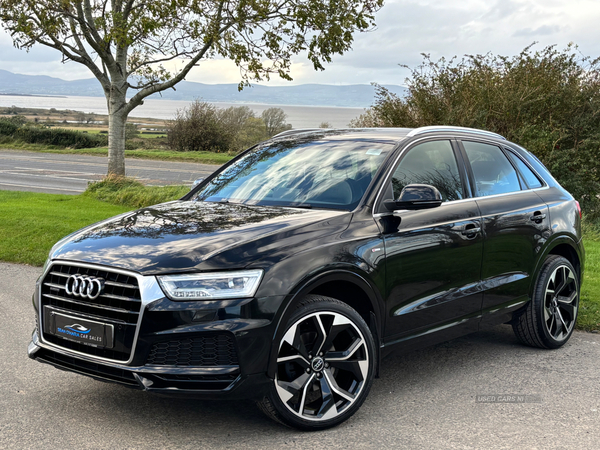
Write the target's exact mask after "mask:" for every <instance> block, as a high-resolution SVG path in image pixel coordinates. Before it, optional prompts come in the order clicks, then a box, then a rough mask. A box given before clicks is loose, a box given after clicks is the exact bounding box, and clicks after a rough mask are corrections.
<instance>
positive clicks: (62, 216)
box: [0, 191, 131, 266]
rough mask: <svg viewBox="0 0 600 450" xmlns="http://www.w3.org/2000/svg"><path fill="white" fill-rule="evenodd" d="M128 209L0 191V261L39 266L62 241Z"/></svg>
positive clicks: (69, 197)
mask: <svg viewBox="0 0 600 450" xmlns="http://www.w3.org/2000/svg"><path fill="white" fill-rule="evenodd" d="M130 209H131V208H129V207H125V206H117V205H111V204H109V203H105V202H101V201H99V200H95V199H92V198H88V197H84V196H80V195H54V194H37V193H33V192H17V191H0V217H2V220H0V260H2V261H8V262H14V263H23V264H30V265H33V266H41V265H43V264H44V261H45V260H46V257H47V256H48V252H49V251H50V249H51V248H52V246H53V245H54V244H55V243H56V242H57V241H58V240H59V239H61V238H62V237H64V236H66V235H67V234H70V233H72V232H73V231H76V230H78V229H80V228H83V227H85V226H87V225H90V224H92V223H94V222H98V221H100V220H103V219H106V218H108V217H111V216H115V215H117V214H121V213H123V212H126V211H128V210H130Z"/></svg>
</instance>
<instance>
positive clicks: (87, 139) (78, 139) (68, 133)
mask: <svg viewBox="0 0 600 450" xmlns="http://www.w3.org/2000/svg"><path fill="white" fill-rule="evenodd" d="M13 137H14V138H15V139H18V140H20V141H23V142H27V143H30V144H45V145H56V146H57V147H63V148H75V149H77V148H92V147H102V146H105V145H107V143H108V141H107V139H106V137H105V136H99V135H93V134H84V133H81V132H79V131H72V130H64V129H61V128H53V129H50V128H41V127H27V126H25V127H21V128H19V129H17V130H16V131H15V132H14V133H13Z"/></svg>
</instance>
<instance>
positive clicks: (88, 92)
mask: <svg viewBox="0 0 600 450" xmlns="http://www.w3.org/2000/svg"><path fill="white" fill-rule="evenodd" d="M175 88H176V90H175V91H174V90H172V89H169V90H167V91H164V92H162V96H161V95H160V94H155V95H153V96H152V97H151V98H155V99H159V98H164V99H167V100H193V99H195V98H199V99H202V100H204V101H208V102H227V103H238V102H239V103H265V104H273V105H306V106H346V107H358V108H365V107H368V106H370V105H371V104H372V103H373V100H374V96H375V89H374V88H373V86H371V85H368V84H354V85H346V86H340V85H327V84H302V85H297V86H259V85H253V86H251V87H247V88H245V89H244V90H243V91H241V92H239V91H238V89H237V84H203V83H194V82H191V81H182V82H181V83H179V84H178V85H177V86H175ZM386 88H388V89H389V90H390V91H391V92H395V93H397V94H398V95H404V93H405V91H406V89H405V88H404V87H402V86H386ZM0 94H18V95H36V94H37V95H75V96H90V97H102V96H104V94H103V92H102V88H101V87H100V84H99V83H98V81H97V80H96V79H94V78H88V79H84V80H74V81H67V80H62V79H60V78H53V77H49V76H45V75H20V74H16V73H12V72H8V71H6V70H0Z"/></svg>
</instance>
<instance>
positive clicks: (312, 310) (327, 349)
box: [258, 295, 376, 430]
mask: <svg viewBox="0 0 600 450" xmlns="http://www.w3.org/2000/svg"><path fill="white" fill-rule="evenodd" d="M375 359H376V352H375V343H374V341H373V337H372V335H371V332H370V330H369V327H368V326H367V324H366V323H365V322H364V320H363V319H362V317H360V315H359V314H358V313H357V312H356V311H355V310H354V309H352V308H351V307H349V306H348V305H346V304H345V303H343V302H340V301H339V300H336V299H333V298H329V297H322V296H316V295H310V296H307V297H306V299H305V300H304V301H303V302H302V303H301V304H300V306H299V308H298V310H297V311H296V312H295V313H294V314H293V315H292V317H291V318H290V320H289V322H288V324H287V327H286V330H285V333H284V335H283V337H282V338H281V341H280V343H279V348H278V353H277V373H276V375H275V379H274V380H273V384H272V386H271V389H270V392H269V394H268V395H267V396H266V397H265V398H263V399H262V400H261V401H260V402H258V405H259V407H260V408H261V409H262V410H263V411H264V412H265V413H266V414H267V415H268V416H270V417H271V418H273V419H275V420H277V421H279V422H281V423H283V424H285V425H289V426H292V427H295V428H299V429H303V430H321V429H325V428H330V427H333V426H335V425H338V424H339V423H341V422H343V421H345V420H347V419H348V418H349V417H351V416H352V415H353V414H354V413H355V412H356V411H357V410H358V409H359V408H360V406H361V405H362V403H363V402H364V400H365V398H366V397H367V394H368V393H369V389H370V388H371V384H372V382H373V376H374V368H375V365H376V360H375Z"/></svg>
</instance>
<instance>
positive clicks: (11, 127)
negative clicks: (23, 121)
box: [0, 117, 20, 137]
mask: <svg viewBox="0 0 600 450" xmlns="http://www.w3.org/2000/svg"><path fill="white" fill-rule="evenodd" d="M19 126H20V125H17V124H15V123H13V122H12V121H11V120H10V119H8V118H4V117H3V118H1V119H0V136H9V137H12V136H13V135H14V134H15V132H16V131H17V130H18V129H19Z"/></svg>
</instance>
